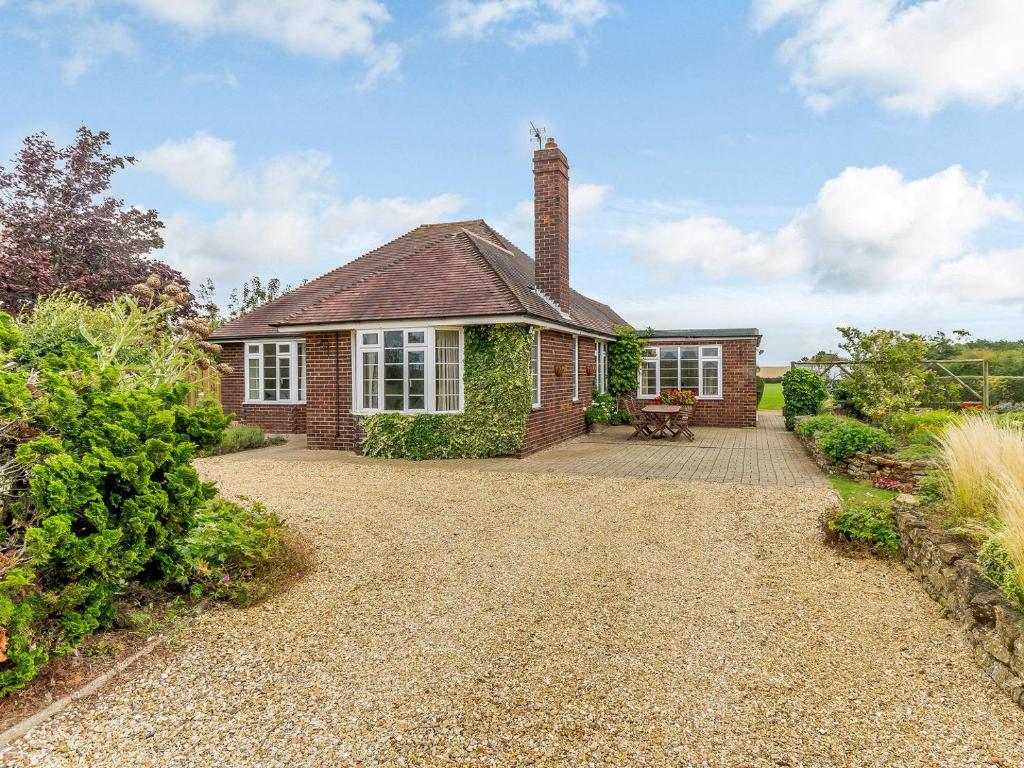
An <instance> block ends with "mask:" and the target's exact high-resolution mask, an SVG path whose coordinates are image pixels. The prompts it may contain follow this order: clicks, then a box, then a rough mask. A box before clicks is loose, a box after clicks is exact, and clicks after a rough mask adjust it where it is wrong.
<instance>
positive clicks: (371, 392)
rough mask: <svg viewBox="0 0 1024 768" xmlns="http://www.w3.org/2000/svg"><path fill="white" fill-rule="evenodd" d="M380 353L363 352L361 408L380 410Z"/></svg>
mask: <svg viewBox="0 0 1024 768" xmlns="http://www.w3.org/2000/svg"><path fill="white" fill-rule="evenodd" d="M379 395H380V352H376V351H374V352H363V408H369V409H374V410H375V409H377V408H380V400H379Z"/></svg>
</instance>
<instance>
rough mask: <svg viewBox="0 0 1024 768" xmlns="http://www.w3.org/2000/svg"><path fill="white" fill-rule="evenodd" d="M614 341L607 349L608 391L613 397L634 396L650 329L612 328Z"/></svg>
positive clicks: (621, 326) (624, 326) (623, 326)
mask: <svg viewBox="0 0 1024 768" xmlns="http://www.w3.org/2000/svg"><path fill="white" fill-rule="evenodd" d="M612 330H613V331H615V341H613V342H612V343H611V345H610V346H609V347H608V391H609V392H610V393H611V394H613V395H615V397H623V396H625V395H629V394H635V393H636V389H637V376H638V375H639V373H640V366H641V364H642V363H643V360H644V350H645V349H647V340H648V339H649V338H650V337H651V333H652V331H651V329H650V328H648V329H647V330H646V331H640V332H637V331H636V330H635V329H633V328H630V327H629V326H626V325H616V326H613V327H612Z"/></svg>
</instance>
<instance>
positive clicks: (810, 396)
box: [782, 368, 828, 430]
mask: <svg viewBox="0 0 1024 768" xmlns="http://www.w3.org/2000/svg"><path fill="white" fill-rule="evenodd" d="M782 397H783V400H784V403H783V406H782V415H783V417H784V418H785V420H786V429H788V430H792V429H793V425H794V419H795V418H796V417H797V416H813V415H814V414H816V413H817V412H818V408H819V407H821V404H822V403H823V402H825V400H826V399H828V390H827V389H825V380H824V379H823V378H822V377H821V376H819V375H818V374H816V373H815V372H814V371H809V370H807V369H806V368H793V369H792V370H789V371H786V374H785V375H784V376H783V377H782Z"/></svg>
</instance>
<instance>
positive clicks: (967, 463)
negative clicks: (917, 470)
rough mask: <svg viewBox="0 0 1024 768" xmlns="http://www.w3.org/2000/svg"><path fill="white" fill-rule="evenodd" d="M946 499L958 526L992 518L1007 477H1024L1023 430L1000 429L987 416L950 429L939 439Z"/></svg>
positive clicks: (964, 420) (970, 418) (979, 416)
mask: <svg viewBox="0 0 1024 768" xmlns="http://www.w3.org/2000/svg"><path fill="white" fill-rule="evenodd" d="M939 442H940V445H941V447H942V460H943V464H944V465H945V472H944V473H943V495H944V496H945V497H946V500H947V501H948V502H949V509H950V514H951V516H952V521H953V523H955V524H961V523H968V522H978V523H980V522H983V521H985V520H988V519H990V518H992V517H993V515H994V512H995V507H996V495H997V492H998V490H999V487H1000V485H1001V481H1000V478H1002V477H1003V476H1004V475H1010V476H1016V477H1024V436H1022V432H1021V430H1020V429H1015V428H1004V427H1000V426H997V425H996V424H995V423H994V422H993V421H992V419H990V418H988V417H986V416H981V415H977V416H969V417H967V418H965V419H963V420H962V421H961V422H960V423H958V424H953V425H950V426H949V427H948V428H947V429H946V430H945V431H944V432H943V433H942V435H941V436H940V438H939Z"/></svg>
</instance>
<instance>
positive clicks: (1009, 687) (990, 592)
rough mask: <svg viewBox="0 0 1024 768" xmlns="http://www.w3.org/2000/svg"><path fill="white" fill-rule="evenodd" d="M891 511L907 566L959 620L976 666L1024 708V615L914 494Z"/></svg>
mask: <svg viewBox="0 0 1024 768" xmlns="http://www.w3.org/2000/svg"><path fill="white" fill-rule="evenodd" d="M893 512H894V516H895V519H896V527H897V529H898V530H899V533H900V551H901V553H902V555H903V560H904V562H905V563H906V566H907V568H908V569H909V570H910V571H911V573H913V574H914V575H915V576H917V578H919V579H920V580H921V583H922V584H923V585H924V588H925V591H926V592H927V593H928V594H929V595H931V596H932V597H933V598H934V599H935V600H937V601H938V602H939V603H941V604H942V605H943V606H945V608H946V609H947V610H948V611H949V613H950V617H951V618H953V619H954V620H956V621H959V622H960V623H961V624H962V625H963V629H964V633H965V636H966V638H967V641H968V642H969V643H970V645H971V648H972V650H973V652H974V660H975V662H977V664H978V666H980V667H981V668H982V669H984V670H985V672H986V673H987V674H988V676H989V677H991V678H992V679H993V680H994V681H995V682H996V685H998V686H999V687H1000V688H1002V689H1003V690H1004V691H1005V692H1006V693H1007V694H1009V696H1010V698H1012V699H1013V700H1014V701H1015V702H1016V703H1017V704H1018V705H1020V706H1021V707H1024V617H1022V616H1021V613H1020V612H1019V611H1018V610H1017V609H1016V608H1015V607H1014V606H1013V604H1012V603H1011V602H1010V601H1009V600H1008V599H1007V598H1006V597H1005V596H1004V595H1003V593H1002V592H1000V591H999V590H998V589H996V588H995V586H994V585H993V584H992V583H991V582H990V581H989V580H988V579H986V578H985V576H984V574H983V573H982V572H981V568H980V567H979V566H978V563H977V562H976V561H975V559H974V555H973V552H972V550H971V547H970V546H969V545H968V544H966V543H965V542H963V541H962V540H960V539H957V538H955V537H953V536H950V535H949V534H948V533H946V532H944V531H943V530H941V529H940V528H938V527H937V526H935V525H933V524H932V523H931V522H930V521H929V519H928V516H927V515H926V514H924V513H923V512H921V511H920V510H919V509H917V507H916V504H915V501H914V497H913V496H906V495H900V496H898V497H897V498H896V502H895V504H894V505H893Z"/></svg>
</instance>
